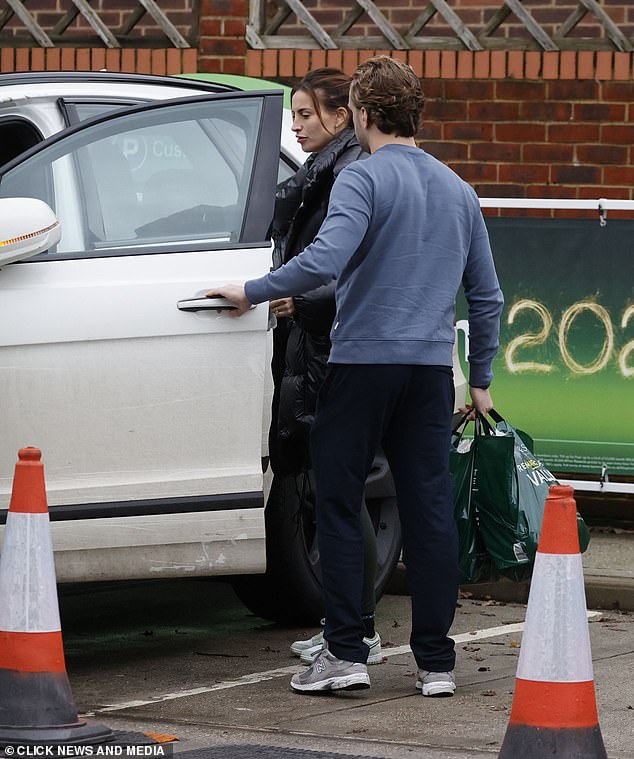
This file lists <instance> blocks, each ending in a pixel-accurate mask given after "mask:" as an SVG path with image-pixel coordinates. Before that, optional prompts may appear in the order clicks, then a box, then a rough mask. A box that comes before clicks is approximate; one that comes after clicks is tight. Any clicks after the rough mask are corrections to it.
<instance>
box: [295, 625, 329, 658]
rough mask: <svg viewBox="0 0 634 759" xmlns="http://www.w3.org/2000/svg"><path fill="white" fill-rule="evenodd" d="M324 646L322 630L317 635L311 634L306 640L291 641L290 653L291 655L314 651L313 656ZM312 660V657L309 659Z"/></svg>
mask: <svg viewBox="0 0 634 759" xmlns="http://www.w3.org/2000/svg"><path fill="white" fill-rule="evenodd" d="M323 647H324V631H323V630H322V631H321V632H318V633H317V635H313V637H312V638H308V639H307V640H296V641H295V642H294V643H291V653H292V654H293V656H300V657H301V655H302V654H304V653H306V651H315V656H317V654H318V653H319V652H320V651H321V649H322V648H323ZM311 662H312V659H311Z"/></svg>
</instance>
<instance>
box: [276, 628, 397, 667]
mask: <svg viewBox="0 0 634 759" xmlns="http://www.w3.org/2000/svg"><path fill="white" fill-rule="evenodd" d="M311 640H314V641H315V643H314V644H313V645H312V646H309V647H306V648H305V649H304V650H303V651H302V652H301V654H299V658H300V659H301V660H302V661H303V662H304V664H312V663H313V662H314V661H315V659H316V658H317V657H318V656H319V654H320V653H321V652H322V650H323V648H324V634H323V632H322V633H321V634H320V635H314V636H313V637H312V638H311ZM307 642H308V641H305V640H298V641H296V642H295V643H293V646H296V645H297V644H298V643H307ZM363 642H364V643H365V644H366V646H368V648H369V649H370V653H369V654H368V661H367V664H382V663H383V651H381V636H380V635H379V634H378V633H375V634H374V635H373V636H372V637H371V638H364V639H363ZM293 646H291V651H292V650H293Z"/></svg>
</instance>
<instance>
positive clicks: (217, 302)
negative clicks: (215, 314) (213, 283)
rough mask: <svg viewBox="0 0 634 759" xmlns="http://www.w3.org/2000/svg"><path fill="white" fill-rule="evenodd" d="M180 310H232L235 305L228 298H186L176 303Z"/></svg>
mask: <svg viewBox="0 0 634 759" xmlns="http://www.w3.org/2000/svg"><path fill="white" fill-rule="evenodd" d="M176 307H177V308H178V309H179V311H232V310H233V309H234V308H235V305H234V304H233V303H231V302H230V301H228V300H227V299H226V298H186V299H185V300H179V301H177V303H176Z"/></svg>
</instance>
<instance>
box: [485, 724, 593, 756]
mask: <svg viewBox="0 0 634 759" xmlns="http://www.w3.org/2000/svg"><path fill="white" fill-rule="evenodd" d="M547 757H548V758H549V759H550V757H559V759H607V757H608V755H607V754H606V752H605V746H604V745H603V737H602V736H601V730H600V729H599V726H598V725H595V726H594V727H575V728H563V727H561V728H551V727H530V726H528V725H509V726H508V728H507V730H506V735H505V736H504V741H503V742H502V748H501V749H500V753H499V754H498V759H546V758H547Z"/></svg>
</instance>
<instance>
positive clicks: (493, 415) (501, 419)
mask: <svg viewBox="0 0 634 759" xmlns="http://www.w3.org/2000/svg"><path fill="white" fill-rule="evenodd" d="M489 416H490V417H491V419H493V421H494V422H495V423H496V424H499V423H500V422H504V421H505V419H504V417H503V416H501V415H500V414H498V412H497V411H496V410H495V409H494V408H492V409H491V411H489Z"/></svg>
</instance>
